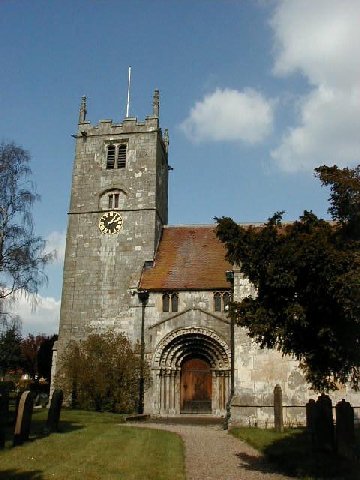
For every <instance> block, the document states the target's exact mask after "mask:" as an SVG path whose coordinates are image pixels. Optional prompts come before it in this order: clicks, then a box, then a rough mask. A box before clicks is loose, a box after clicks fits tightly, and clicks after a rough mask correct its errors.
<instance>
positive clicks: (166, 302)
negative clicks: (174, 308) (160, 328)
mask: <svg viewBox="0 0 360 480" xmlns="http://www.w3.org/2000/svg"><path fill="white" fill-rule="evenodd" d="M169 310H170V295H169V294H168V293H164V295H163V296H162V311H163V312H168V311H169Z"/></svg>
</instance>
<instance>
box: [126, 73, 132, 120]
mask: <svg viewBox="0 0 360 480" xmlns="http://www.w3.org/2000/svg"><path fill="white" fill-rule="evenodd" d="M130 81H131V67H129V78H128V92H127V103H126V118H128V117H129V108H130Z"/></svg>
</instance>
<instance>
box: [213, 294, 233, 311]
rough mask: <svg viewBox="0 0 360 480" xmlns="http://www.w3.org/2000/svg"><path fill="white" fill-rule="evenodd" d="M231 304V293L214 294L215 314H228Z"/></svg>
mask: <svg viewBox="0 0 360 480" xmlns="http://www.w3.org/2000/svg"><path fill="white" fill-rule="evenodd" d="M230 302H231V293H230V292H214V310H215V312H226V311H227V310H228V307H229V304H230Z"/></svg>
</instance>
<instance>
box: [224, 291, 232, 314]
mask: <svg viewBox="0 0 360 480" xmlns="http://www.w3.org/2000/svg"><path fill="white" fill-rule="evenodd" d="M230 301H231V297H230V292H225V293H224V295H223V304H224V311H225V312H226V311H227V310H228V308H229V303H230Z"/></svg>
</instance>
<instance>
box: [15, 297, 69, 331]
mask: <svg viewBox="0 0 360 480" xmlns="http://www.w3.org/2000/svg"><path fill="white" fill-rule="evenodd" d="M6 307H7V308H6V309H7V311H10V312H12V313H14V314H16V315H19V316H20V318H21V320H22V333H23V335H24V336H26V335H27V334H28V333H33V334H35V335H36V334H39V333H45V334H48V335H50V334H54V333H58V330H59V317H60V300H56V299H55V298H52V297H42V296H40V295H37V297H36V299H35V305H34V302H31V300H29V299H27V298H25V296H23V295H22V296H18V298H17V299H16V301H15V302H11V303H10V304H8V305H7V306H6Z"/></svg>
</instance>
